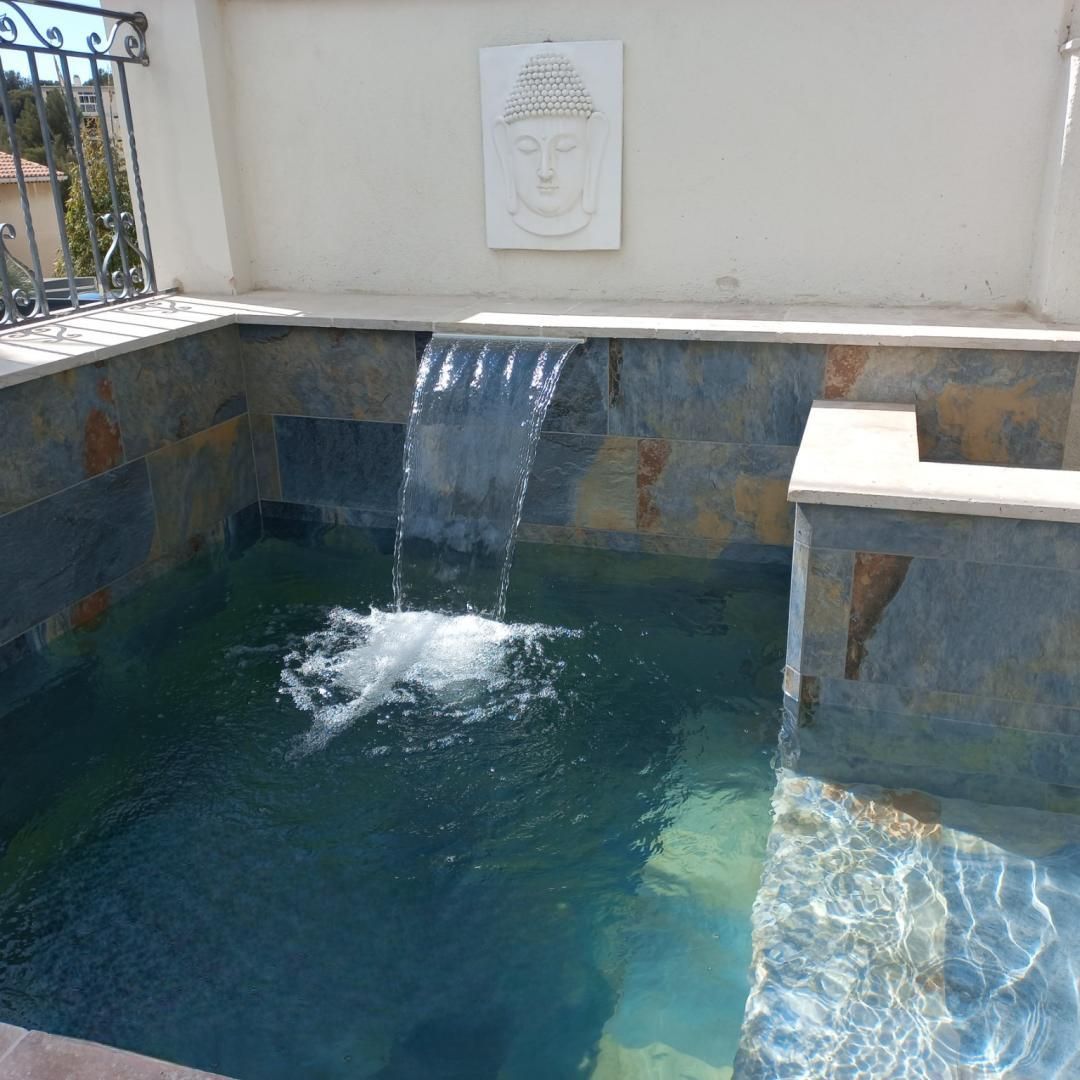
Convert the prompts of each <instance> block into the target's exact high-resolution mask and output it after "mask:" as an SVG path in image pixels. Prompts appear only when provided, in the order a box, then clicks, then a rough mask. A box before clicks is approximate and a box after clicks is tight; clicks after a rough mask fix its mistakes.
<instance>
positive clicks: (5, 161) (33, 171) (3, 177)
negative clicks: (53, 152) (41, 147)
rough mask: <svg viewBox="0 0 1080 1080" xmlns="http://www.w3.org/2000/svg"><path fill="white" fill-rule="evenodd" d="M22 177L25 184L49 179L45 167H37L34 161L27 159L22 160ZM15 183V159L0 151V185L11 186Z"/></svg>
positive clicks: (47, 170)
mask: <svg viewBox="0 0 1080 1080" xmlns="http://www.w3.org/2000/svg"><path fill="white" fill-rule="evenodd" d="M22 167H23V177H24V178H25V179H26V182H27V183H30V184H32V183H36V182H40V181H42V180H48V179H49V168H48V166H47V165H39V164H38V163H37V162H36V161H31V160H30V159H29V158H23V159H22ZM13 183H15V158H14V157H12V156H11V154H8V153H5V152H4V151H3V150H0V184H13Z"/></svg>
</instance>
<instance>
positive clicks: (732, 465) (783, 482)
mask: <svg viewBox="0 0 1080 1080" xmlns="http://www.w3.org/2000/svg"><path fill="white" fill-rule="evenodd" d="M794 462H795V447H793V446H766V445H757V446H754V445H730V444H725V443H706V442H679V441H675V440H668V439H642V440H640V442H639V443H638V472H637V527H638V529H640V530H641V531H643V532H648V533H664V534H667V535H673V536H696V537H703V538H706V539H711V540H721V541H724V542H729V541H746V542H752V543H758V544H790V543H791V539H792V525H793V521H794V516H795V515H794V508H793V507H792V506H790V504H789V503H788V501H787V488H788V481H789V478H790V476H791V469H792V466H793V464H794Z"/></svg>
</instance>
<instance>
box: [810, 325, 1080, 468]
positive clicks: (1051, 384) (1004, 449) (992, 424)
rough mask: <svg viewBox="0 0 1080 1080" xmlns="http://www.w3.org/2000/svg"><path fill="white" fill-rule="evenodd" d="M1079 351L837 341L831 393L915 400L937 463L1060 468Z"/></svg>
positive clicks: (829, 376) (922, 439) (829, 374)
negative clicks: (967, 462)
mask: <svg viewBox="0 0 1080 1080" xmlns="http://www.w3.org/2000/svg"><path fill="white" fill-rule="evenodd" d="M1076 369H1077V356H1076V354H1075V353H1062V352H1023V351H1018V350H1011V349H1003V350H997V351H995V350H988V349H939V348H896V347H890V346H880V347H871V346H858V345H831V346H829V354H828V360H827V364H826V373H825V396H826V397H828V398H837V399H847V400H849V401H881V402H898V403H910V402H913V403H914V404H915V405H916V408H917V411H918V422H919V445H920V450H921V452H922V455H923V456H924V457H926V458H928V459H930V460H934V461H970V462H975V463H978V464H1000V465H1024V466H1030V467H1033V468H1059V467H1060V466H1061V462H1062V456H1063V453H1064V447H1065V433H1066V429H1067V427H1068V422H1069V409H1070V405H1071V401H1072V391H1073V384H1074V381H1075V378H1076Z"/></svg>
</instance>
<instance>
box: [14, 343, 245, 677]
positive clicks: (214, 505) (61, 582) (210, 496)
mask: <svg viewBox="0 0 1080 1080" xmlns="http://www.w3.org/2000/svg"><path fill="white" fill-rule="evenodd" d="M249 428H250V425H249V422H248V417H247V398H246V392H245V386H244V373H243V365H242V362H241V356H240V342H239V335H238V332H237V329H236V327H224V328H221V329H218V330H214V331H211V332H209V333H205V334H199V335H196V336H192V337H187V338H181V339H178V340H176V341H172V342H168V343H166V344H163V345H157V346H153V347H151V348H148V349H142V350H139V351H138V352H134V353H128V354H126V355H123V356H118V357H115V358H112V359H109V360H105V361H102V362H100V363H97V364H91V365H88V366H85V367H81V368H76V369H73V370H71V371H66V372H61V373H59V374H56V375H51V376H46V377H43V378H40V379H35V380H33V381H30V382H25V383H20V384H18V385H16V386H13V387H8V388H6V389H3V390H0V462H2V467H0V595H2V596H3V601H2V602H0V668H3V667H5V666H7V665H8V664H9V663H10V662H12V661H13V660H16V659H18V658H19V657H21V656H24V655H27V654H29V653H33V652H35V651H38V650H40V649H41V648H43V647H44V645H45V644H47V642H48V641H49V640H51V639H52V638H53V637H55V636H56V635H57V634H59V633H62V632H65V631H66V630H69V629H72V628H78V627H79V626H81V625H85V624H86V623H88V622H91V621H93V620H96V619H97V618H99V617H100V616H101V615H102V614H103V613H104V612H105V611H106V610H107V609H108V607H109V605H110V603H111V602H112V601H113V600H114V599H115V598H116V597H117V596H118V595H123V594H126V592H128V591H130V590H131V589H133V588H136V587H138V585H139V584H141V583H142V582H145V581H146V580H148V579H149V578H152V577H153V576H155V575H156V574H158V573H161V572H164V570H166V569H167V568H169V567H171V566H174V565H176V563H177V562H178V561H182V560H184V559H186V558H188V557H190V555H192V554H194V553H195V552H197V551H200V550H205V549H206V548H207V547H208V546H214V545H216V546H218V547H225V546H229V547H237V546H242V545H243V544H245V543H248V542H250V541H251V540H252V539H254V538H255V537H257V536H258V533H259V516H258V489H257V487H256V477H255V466H254V459H253V453H252V435H251V433H250V430H249Z"/></svg>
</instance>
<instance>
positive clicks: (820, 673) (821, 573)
mask: <svg viewBox="0 0 1080 1080" xmlns="http://www.w3.org/2000/svg"><path fill="white" fill-rule="evenodd" d="M814 413H815V415H814V417H813V418H812V419H811V422H810V426H809V427H808V430H807V435H806V439H805V441H804V445H803V448H802V450H801V451H800V455H799V460H798V463H797V466H796V470H795V476H794V478H793V480H792V485H791V486H792V496H793V498H796V499H798V500H800V501H799V503H798V510H797V519H796V527H795V545H794V558H793V568H792V581H791V596H790V607H789V616H788V642H787V667H786V670H785V678H784V701H785V731H784V736H783V740H782V741H783V744H784V749H785V754H786V757H787V760H788V762H789V763H790V764H793V765H795V764H797V767H798V769H799V770H800V772H802V773H803V774H807V775H811V776H816V777H820V778H823V779H826V780H829V781H834V782H839V783H846V782H859V783H870V784H877V785H881V786H884V787H889V788H918V789H921V790H924V791H929V792H933V793H936V794H939V795H942V796H949V797H953V798H961V799H964V798H966V799H972V800H976V801H979V802H993V803H1001V804H1007V805H1029V806H1034V807H1037V808H1041V809H1050V810H1068V811H1076V810H1078V809H1080V754H1078V753H1077V747H1080V742H1073V740H1074V739H1076V738H1077V737H1078V736H1080V478H1078V477H1077V475H1076V474H1075V473H1059V474H1057V476H1056V477H1048V475H1047V474H1046V473H1036V472H1031V471H1028V470H1013V469H971V468H966V467H964V466H940V465H939V466H933V465H927V464H920V463H919V462H918V460H917V457H916V448H915V437H914V417H913V416H911V415H910V410H907V412H906V414H905V413H904V412H891V413H887V412H885V411H883V410H881V409H874V408H873V407H870V406H867V407H866V408H865V409H863V410H856V411H851V412H846V413H837V412H836V411H835V410H829V409H826V408H825V407H824V406H819V407H818V408H816V409H815V410H814ZM905 422H906V424H907V425H908V430H907V431H905V430H904V428H905ZM890 423H891V424H892V426H893V429H892V430H890V429H889V426H888V425H889V424H890ZM846 428H847V429H854V430H855V431H856V432H858V431H860V430H861V431H862V432H863V433H864V434H863V435H862V436H861V445H862V452H863V453H862V459H863V460H853V459H855V458H856V457H857V456H858V447H859V445H860V438H851V439H846V438H845V429H846ZM905 446H906V448H907V449H906V451H905V449H904V448H905ZM867 462H869V464H867ZM843 475H847V476H849V477H850V486H849V487H845V486H844V484H843V483H842V476H843ZM1047 479H1051V480H1052V483H1050V484H1047V483H1046V482H1045V481H1046V480H1047ZM1047 490H1049V491H1050V492H1051V493H1052V495H1053V498H1054V499H1055V500H1056V505H1055V503H1052V502H1050V501H1046V499H1045V495H1046V491H1047ZM1032 492H1035V493H1036V496H1037V497H1031V493H1032ZM905 501H906V502H908V503H909V504H911V505H912V506H914V507H919V509H905V508H904V507H903V506H900V505H895V504H898V503H903V502H905ZM844 502H849V503H861V504H860V505H839V504H841V503H844ZM829 503H831V505H829ZM890 503H891V504H894V505H888V504H890ZM954 511H957V512H954ZM959 511H963V512H959Z"/></svg>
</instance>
